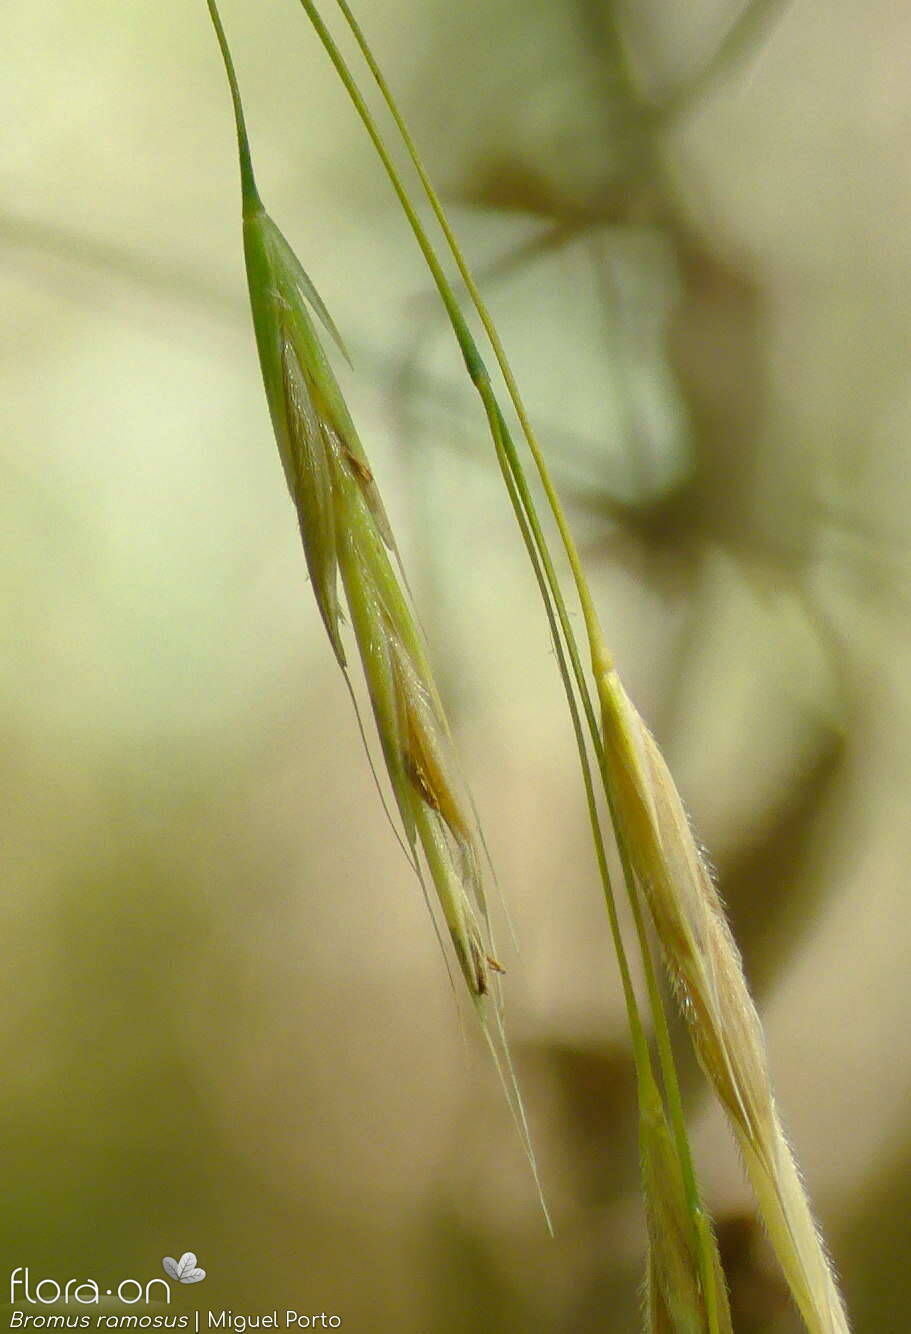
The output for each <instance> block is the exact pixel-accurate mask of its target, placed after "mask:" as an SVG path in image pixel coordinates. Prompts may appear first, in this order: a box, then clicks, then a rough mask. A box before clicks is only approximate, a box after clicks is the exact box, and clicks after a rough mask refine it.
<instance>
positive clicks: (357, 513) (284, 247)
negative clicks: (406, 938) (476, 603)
mask: <svg viewBox="0 0 911 1334" xmlns="http://www.w3.org/2000/svg"><path fill="white" fill-rule="evenodd" d="M207 4H208V7H209V12H210V15H211V17H212V21H213V24H214V26H215V31H216V35H217V37H218V41H219V45H220V48H221V52H222V57H223V59H224V63H225V67H226V70H227V73H228V80H229V84H230V87H231V93H232V98H233V102H234V111H235V121H236V129H237V139H238V151H239V156H240V168H241V193H242V204H243V209H242V212H243V235H244V255H245V260H246V269H247V281H248V287H249V292H250V303H251V308H252V315H253V325H254V330H255V334H256V342H257V348H258V351H259V360H260V367H261V371H262V377H263V383H264V386H265V391H266V398H267V401H268V405H269V411H270V415H271V419H272V425H273V429H274V433H275V437H276V441H277V444H278V450H279V454H280V457H281V462H282V467H283V469H284V473H285V479H286V482H287V485H288V489H289V492H290V494H291V498H292V501H293V502H294V506H295V510H296V513H297V518H298V524H299V528H300V533H301V539H302V542H303V547H304V552H305V556H306V561H307V566H308V569H309V572H310V578H311V583H312V585H313V591H314V596H315V598H316V602H317V606H318V608H319V612H320V615H321V617H322V620H323V623H324V625H325V628H326V632H327V634H328V637H329V640H330V642H331V645H332V649H333V652H334V653H335V657H336V659H337V661H338V663H339V665H340V667H341V669H342V671H343V673H344V675H345V680H346V683H347V685H348V688H349V690H351V684H350V680H349V678H348V672H347V660H346V654H345V647H344V644H343V641H342V623H343V615H342V598H341V595H340V589H339V585H340V584H341V589H342V590H343V592H344V601H345V603H346V605H347V609H348V613H349V615H350V618H351V622H352V628H353V632H354V637H355V642H356V644H357V648H358V653H359V656H360V658H361V663H362V666H363V670H364V675H365V678H366V682H367V687H368V691H369V696H370V702H371V707H372V710H373V715H374V719H375V722H376V727H377V732H378V735H379V739H380V744H381V748H382V753H383V758H384V761H385V766H386V770H387V773H388V777H389V783H390V786H391V788H392V792H393V795H394V798H395V804H396V807H397V809H398V812H399V815H400V817H401V822H402V829H403V833H404V844H405V845H407V846H406V852H407V854H408V857H409V862H410V864H411V865H412V868H413V869H414V870H415V871H416V873H417V874H418V876H419V878H420V880H421V885H422V889H423V890H424V893H425V897H426V898H428V904H429V897H428V894H427V883H428V880H429V883H430V884H431V885H432V887H433V890H434V892H435V895H436V898H437V902H438V905H439V909H440V912H441V914H442V917H443V920H444V921H445V924H446V928H447V930H448V933H449V936H450V939H451V942H452V946H453V949H454V952H455V955H456V958H457V960H458V963H459V968H460V971H461V973H462V976H463V978H464V980H465V983H466V986H467V989H468V992H469V994H470V996H471V999H472V1002H473V1003H474V1006H475V1008H476V1010H477V1012H478V1015H479V1018H480V1021H481V1025H482V1028H483V1030H484V1034H485V1037H486V1040H487V1042H488V1045H489V1047H490V1050H491V1053H492V1055H493V1058H494V1061H495V1063H496V1068H497V1070H498V1073H499V1076H500V1079H501V1081H502V1084H503V1087H504V1091H505V1093H506V1096H507V1100H508V1102H509V1106H510V1109H511V1111H512V1114H513V1117H514V1119H515V1121H516V1124H517V1126H518V1129H519V1132H520V1135H521V1138H522V1142H523V1146H524V1149H525V1153H526V1156H527V1157H528V1160H529V1163H530V1165H531V1168H532V1171H533V1174H534V1177H535V1182H536V1185H537V1187H538V1192H539V1197H540V1199H541V1204H542V1208H543V1209H544V1214H545V1218H546V1219H547V1222H548V1225H549V1223H550V1220H549V1216H548V1214H547V1209H546V1206H544V1200H543V1195H542V1194H541V1188H540V1183H539V1182H538V1174H537V1166H536V1162H535V1156H534V1152H533V1149H532V1145H531V1139H530V1135H529V1132H528V1126H527V1121H526V1116H525V1110H524V1107H523V1104H522V1100H521V1097H520V1094H519V1090H518V1084H517V1082H516V1078H515V1075H514V1072H513V1068H512V1063H511V1058H510V1054H509V1048H508V1045H507V1042H506V1037H505V1031H504V1027H503V1019H502V1011H501V995H500V990H499V986H498V985H497V983H496V980H495V979H496V976H497V975H498V974H499V973H501V972H502V971H503V970H502V967H501V965H500V964H499V963H498V962H497V959H496V954H495V949H494V943H493V937H492V932H491V925H490V918H489V914H488V909H487V902H486V894H485V888H484V879H483V875H482V866H483V864H484V857H485V855H486V849H485V845H484V841H483V838H482V836H481V833H480V829H479V826H478V822H477V817H476V815H475V810H474V806H473V803H472V801H471V798H470V796H469V794H468V792H467V788H466V786H465V784H464V782H463V780H462V777H461V771H460V767H459V765H458V762H457V758H456V754H455V748H454V745H453V740H452V735H451V731H450V728H449V725H448V722H447V720H446V715H445V712H444V710H443V706H442V702H441V700H440V696H439V692H438V690H437V687H436V684H435V682H434V678H433V673H432V671H431V668H430V664H429V661H428V656H427V652H426V649H425V645H424V639H423V635H422V632H421V630H420V627H419V625H418V622H417V619H416V616H415V614H414V611H413V608H412V605H411V600H410V596H409V594H408V591H407V586H406V585H405V583H404V575H403V574H402V573H401V566H400V562H399V558H398V552H397V549H396V546H395V542H394V539H393V535H392V530H391V527H390V524H389V519H388V516H387V514H386V511H385V508H384V506H383V502H382V500H381V498H380V494H379V490H378V488H377V485H376V482H375V480H374V477H373V472H372V469H371V467H370V464H369V462H368V459H367V455H366V452H365V450H364V448H363V445H362V443H361V440H360V438H359V436H358V433H357V430H356V428H355V425H354V422H353V420H352V418H351V414H350V412H349V410H348V407H347V405H346V403H345V399H344V396H343V394H342V391H341V389H340V387H339V384H338V381H337V379H336V377H335V374H334V372H333V370H332V367H331V365H330V363H329V360H328V358H327V357H326V354H325V352H324V349H323V347H322V344H321V342H320V339H319V336H318V333H317V330H316V327H315V325H314V320H313V318H312V316H311V311H313V312H314V313H315V315H316V316H317V318H318V319H319V320H320V322H321V323H322V324H323V325H324V326H325V327H326V329H327V330H328V332H329V334H330V335H331V336H332V338H333V339H334V341H335V342H336V343H337V344H338V345H339V347H340V348H341V350H342V351H343V352H344V347H343V345H342V341H341V338H340V336H339V334H338V331H337V329H336V328H335V325H334V324H333V322H332V319H331V317H330V315H329V313H328V311H327V309H326V307H325V305H324V303H323V302H322V300H321V299H320V297H319V295H318V293H317V292H316V289H315V287H314V286H313V284H312V282H311V281H310V279H309V277H308V276H307V274H306V273H305V271H304V269H303V268H302V266H301V264H300V262H299V261H298V259H297V257H296V256H295V254H294V252H293V251H292V249H291V247H290V245H289V244H288V242H287V241H286V240H285V238H284V236H283V235H282V234H281V232H280V231H279V229H278V227H277V226H276V225H275V223H274V222H273V221H272V219H271V218H270V217H269V215H268V213H267V212H266V210H265V208H264V206H263V204H262V201H261V199H260V196H259V193H258V191H257V188H256V185H255V182H254V178H253V167H252V159H251V155H250V149H249V144H248V141H247V134H246V128H245V125H244V115H243V108H242V103H241V99H240V93H239V90H238V85H237V80H236V76H235V73H234V68H233V63H232V60H231V55H230V51H229V49H228V45H227V40H226V37H225V33H224V29H223V27H222V24H221V21H220V17H219V14H218V9H217V6H216V3H215V0H207ZM393 562H395V564H394V563H393ZM352 699H354V695H353V692H352ZM358 722H359V724H360V718H358ZM362 735H363V732H362ZM420 854H422V855H423V865H424V867H426V876H425V873H424V871H423V870H422V869H421V860H420Z"/></svg>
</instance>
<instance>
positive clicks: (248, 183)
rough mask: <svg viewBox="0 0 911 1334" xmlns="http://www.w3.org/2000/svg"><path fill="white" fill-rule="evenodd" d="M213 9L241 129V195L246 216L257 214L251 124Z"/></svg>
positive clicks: (212, 8)
mask: <svg viewBox="0 0 911 1334" xmlns="http://www.w3.org/2000/svg"><path fill="white" fill-rule="evenodd" d="M206 4H207V5H208V6H209V17H210V18H211V19H212V26H213V28H214V29H215V36H216V38H217V39H218V49H219V50H220V51H221V58H222V60H223V61H224V62H225V72H226V74H227V76H228V87H229V88H230V90H231V103H232V105H233V107H234V125H235V128H236V130H237V154H238V157H239V159H240V192H241V198H242V200H243V211H244V215H245V216H247V215H248V214H250V213H256V212H258V211H259V210H260V209H261V208H262V201H261V199H260V197H259V191H258V190H257V188H256V179H255V177H254V175H253V159H252V157H251V156H250V141H249V139H248V138H247V123H246V120H245V118H244V107H243V103H242V102H241V99H240V87H239V86H238V82H237V74H236V73H235V70H234V61H233V59H232V56H231V49H230V47H229V46H228V39H227V37H226V36H225V30H224V28H223V27H222V22H221V15H220V14H219V12H218V6H217V4H216V3H215V0H206Z"/></svg>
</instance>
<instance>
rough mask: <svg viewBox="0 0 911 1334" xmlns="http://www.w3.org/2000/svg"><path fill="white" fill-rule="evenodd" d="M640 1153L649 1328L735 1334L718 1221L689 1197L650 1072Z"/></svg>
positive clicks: (643, 1095)
mask: <svg viewBox="0 0 911 1334" xmlns="http://www.w3.org/2000/svg"><path fill="white" fill-rule="evenodd" d="M639 1154H640V1159H641V1168H642V1193H643V1196H644V1200H645V1215H646V1222H647V1225H648V1237H649V1249H648V1268H647V1271H646V1325H645V1328H646V1331H647V1334H657V1332H658V1331H668V1334H732V1326H731V1313H730V1309H729V1307H728V1297H727V1289H726V1287H725V1281H724V1274H723V1272H722V1269H721V1261H720V1259H719V1257H718V1248H717V1244H716V1242H715V1237H714V1234H713V1232H712V1230H711V1224H710V1222H709V1219H708V1217H707V1215H706V1214H705V1212H704V1210H703V1208H702V1205H701V1203H698V1202H697V1204H696V1207H695V1210H694V1207H693V1203H692V1201H691V1200H690V1198H689V1194H688V1189H687V1182H686V1177H685V1174H684V1169H683V1165H682V1163H681V1159H680V1155H679V1153H678V1150H677V1145H676V1143H675V1141H674V1138H673V1136H672V1135H671V1131H670V1128H669V1126H668V1122H667V1117H666V1115H665V1112H664V1108H663V1106H662V1103H661V1099H660V1097H659V1095H658V1090H657V1087H656V1086H655V1085H654V1083H653V1081H652V1079H651V1077H650V1076H648V1077H646V1079H645V1080H644V1081H643V1080H642V1079H641V1078H640V1096H639ZM694 1212H695V1213H696V1215H697V1217H698V1225H697V1226H696V1227H694ZM706 1263H708V1271H706Z"/></svg>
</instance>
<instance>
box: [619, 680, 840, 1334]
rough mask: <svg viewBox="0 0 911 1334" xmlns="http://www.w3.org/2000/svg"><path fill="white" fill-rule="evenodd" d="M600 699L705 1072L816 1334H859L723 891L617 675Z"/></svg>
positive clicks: (629, 827) (627, 829)
mask: <svg viewBox="0 0 911 1334" xmlns="http://www.w3.org/2000/svg"><path fill="white" fill-rule="evenodd" d="M599 694H600V698H601V703H602V708H603V712H604V761H605V771H606V777H607V780H608V785H609V788H610V790H611V793H612V796H613V802H614V809H615V813H616V822H617V830H618V836H619V837H620V838H621V839H622V841H623V844H624V847H625V849H626V852H627V855H628V857H629V860H630V863H631V865H632V868H633V873H634V876H635V879H636V883H637V885H638V886H639V887H640V888H641V890H642V892H643V893H644V894H645V896H646V899H647V901H648V903H649V906H650V909H651V913H652V917H653V919H654V922H655V928H656V931H657V934H658V938H659V941H660V943H661V947H662V951H663V954H664V958H665V962H666V964H667V967H668V970H669V972H670V974H671V976H672V978H673V980H674V982H675V985H676V986H677V988H678V991H679V993H680V996H681V1000H682V1003H683V1010H684V1014H685V1016H686V1020H687V1024H688V1027H689V1030H690V1034H691V1037H692V1039H693V1044H694V1046H695V1048H696V1052H697V1054H698V1056H699V1060H700V1063H701V1064H702V1067H703V1069H704V1070H705V1072H706V1074H707V1076H708V1078H709V1080H710V1081H711V1083H712V1085H713V1087H714V1089H715V1092H716V1094H717V1096H718V1098H719V1100H720V1101H721V1103H722V1104H723V1106H724V1108H725V1110H726V1112H727V1114H728V1116H729V1118H730V1121H731V1124H732V1126H733V1128H734V1132H735V1135H736V1137H737V1141H738V1144H739V1146H740V1149H741V1153H742V1155H743V1159H744V1163H745V1166H746V1169H747V1172H748V1174H749V1177H750V1180H751V1183H752V1186H753V1189H754V1191H755V1193H756V1197H757V1200H758V1202H759V1206H760V1210H761V1212H762V1215H763V1218H764V1221H765V1224H766V1227H767V1230H768V1233H769V1237H770V1240H771V1242H772V1245H773V1246H774V1248H775V1251H776V1253H777V1255H778V1259H779V1263H780V1264H781V1266H782V1270H783V1272H784V1274H785V1277H786V1278H787V1280H788V1283H789V1286H790V1288H791V1291H792V1294H793V1296H794V1299H795V1301H796V1303H797V1305H798V1307H799V1309H800V1312H801V1315H802V1316H803V1319H804V1322H805V1323H806V1326H807V1328H808V1330H810V1331H811V1334H847V1331H848V1322H847V1316H846V1314H845V1310H844V1307H843V1305H842V1301H841V1297H840V1295H839V1293H838V1289H837V1287H836V1284H835V1280H834V1278H833V1275H832V1271H831V1268H830V1265H829V1262H828V1259H827V1257H826V1254H825V1251H824V1248H823V1245H822V1242H821V1240H820V1237H819V1233H818V1231H817V1229H816V1226H815V1223H814V1221H813V1218H812V1214H811V1212H810V1207H809V1203H808V1200H807V1196H806V1192H805V1190H804V1188H803V1185H802V1183H801V1181H800V1177H799V1174H798V1172H797V1168H796V1165H795V1162H794V1158H793V1155H792V1153H791V1150H790V1148H789V1146H788V1144H787V1141H786V1139H785V1137H784V1134H783V1132H782V1128H781V1123H780V1121H779V1119H778V1113H777V1111H776V1108H775V1102H774V1098H773V1096H772V1089H771V1082H770V1079H769V1074H768V1069H767V1065H766V1057H765V1047H764V1041H763V1035H762V1028H761V1025H760V1022H759V1017H758V1015H757V1013H756V1009H755V1006H754V1004H753V1001H752V998H751V996H750V994H749V991H748V989H747V985H746V981H745V979H744V976H743V969H742V966H741V960H740V955H739V952H738V950H737V947H736V945H735V943H734V940H733V937H732V936H731V932H730V929H729V927H728V924H727V921H726V918H725V916H724V911H723V908H722V905H721V901H720V899H719V896H718V892H717V890H716V888H715V885H714V883H713V881H712V877H711V875H710V873H709V870H708V868H707V866H706V864H705V861H704V858H703V857H702V855H701V853H700V851H699V849H698V847H697V845H696V841H695V838H694V837H693V834H692V830H691V828H690V824H689V821H688V819H687V816H686V813H685V811H684V808H683V803H682V802H681V800H680V796H679V794H678V792H677V789H676V786H675V785H674V781H673V779H672V778H671V775H670V772H669V771H668V768H667V765H666V763H665V761H664V758H663V756H662V755H661V752H660V750H659V749H658V746H657V745H656V743H655V741H654V739H653V738H652V736H651V734H650V733H649V731H648V729H647V728H646V726H645V724H644V723H643V721H642V719H641V718H640V716H639V714H638V713H637V712H636V710H635V708H634V706H633V704H632V703H631V701H630V700H629V698H628V696H627V694H626V692H625V690H624V689H623V686H622V684H621V682H620V680H619V677H618V676H617V674H616V672H615V671H613V670H612V671H610V672H608V673H607V674H606V675H605V676H603V677H602V678H601V681H600V683H599Z"/></svg>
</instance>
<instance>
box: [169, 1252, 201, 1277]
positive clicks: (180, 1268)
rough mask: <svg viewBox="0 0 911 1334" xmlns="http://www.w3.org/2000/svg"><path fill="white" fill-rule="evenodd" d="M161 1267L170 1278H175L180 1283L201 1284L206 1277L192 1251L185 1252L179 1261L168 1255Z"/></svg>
mask: <svg viewBox="0 0 911 1334" xmlns="http://www.w3.org/2000/svg"><path fill="white" fill-rule="evenodd" d="M161 1267H162V1269H163V1270H164V1272H165V1273H166V1274H167V1276H168V1278H173V1279H175V1280H176V1281H177V1282H178V1283H201V1282H202V1280H203V1279H204V1278H205V1276H206V1271H205V1270H204V1269H200V1268H198V1266H197V1264H196V1256H195V1255H194V1254H193V1252H192V1251H184V1253H183V1255H182V1256H181V1257H180V1259H179V1260H175V1259H173V1258H172V1257H171V1256H170V1255H166V1256H165V1258H164V1259H163V1260H162V1262H161Z"/></svg>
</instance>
